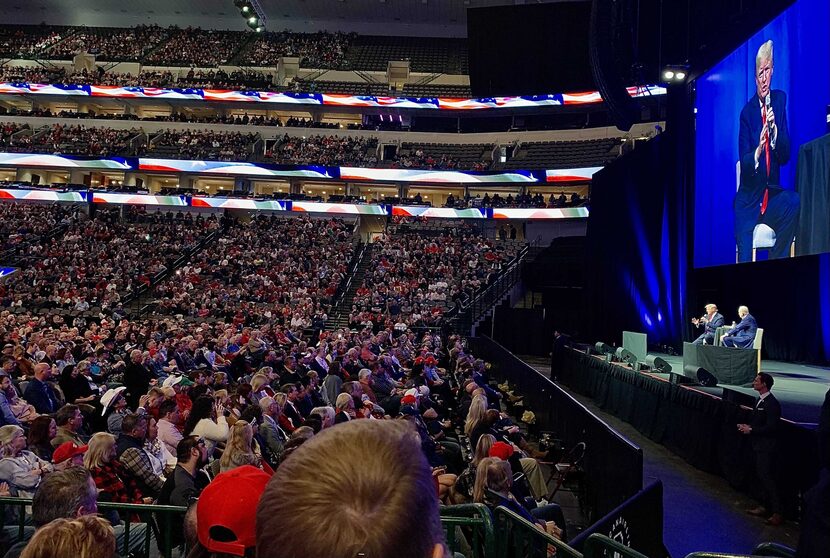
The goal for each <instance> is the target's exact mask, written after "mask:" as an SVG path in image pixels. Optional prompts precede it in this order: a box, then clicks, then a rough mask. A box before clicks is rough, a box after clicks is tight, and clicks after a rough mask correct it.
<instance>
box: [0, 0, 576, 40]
mask: <svg viewBox="0 0 830 558" xmlns="http://www.w3.org/2000/svg"><path fill="white" fill-rule="evenodd" d="M552 1H565V0H260V3H261V5H262V6H263V8H264V10H265V12H266V15H267V17H268V28H269V29H270V30H275V31H278V30H282V29H286V28H288V29H291V30H295V31H316V30H319V29H329V30H335V29H337V30H343V31H356V32H358V33H362V34H374V35H415V36H417V35H420V36H462V37H463V36H465V35H466V26H467V20H466V12H467V9H468V8H476V7H486V6H501V5H514V4H530V3H543V2H552ZM578 1H579V0H578ZM0 16H2V18H3V21H4V22H8V23H27V24H37V23H42V22H45V23H49V24H65V25H89V26H112V27H128V26H132V25H137V24H141V23H146V24H149V23H156V24H159V25H162V26H167V25H179V26H182V27H186V26H188V25H193V26H199V27H203V28H214V29H235V30H243V29H245V28H246V27H245V22H244V20H243V19H242V18H241V17H240V16H239V12H238V11H237V10H236V9H235V8H234V5H233V0H130V1H128V2H114V1H112V0H73V1H68V0H3V1H2V2H0Z"/></svg>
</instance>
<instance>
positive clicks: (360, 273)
mask: <svg viewBox="0 0 830 558" xmlns="http://www.w3.org/2000/svg"><path fill="white" fill-rule="evenodd" d="M374 252H375V245H374V244H368V245H366V248H365V249H364V250H363V256H362V257H361V258H360V261H359V262H358V264H357V267H355V270H354V272H353V273H352V275H351V277H349V282H348V284H347V287H346V290H345V292H344V293H343V296H342V297H340V300H339V301H338V302H337V304H336V305H335V306H334V308H332V309H331V314H329V319H328V321H327V322H326V329H327V330H335V329H339V328H343V327H347V326H348V325H349V312H350V311H351V309H352V302H353V301H354V297H355V293H357V289H359V288H360V286H361V285H362V284H363V277H364V276H365V275H366V272H367V271H368V269H369V266H371V264H372V256H373V254H374Z"/></svg>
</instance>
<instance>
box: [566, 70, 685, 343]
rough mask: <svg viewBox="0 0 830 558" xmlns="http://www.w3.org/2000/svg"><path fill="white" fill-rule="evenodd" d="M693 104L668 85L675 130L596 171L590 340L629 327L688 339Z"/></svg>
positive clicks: (614, 339) (618, 337)
mask: <svg viewBox="0 0 830 558" xmlns="http://www.w3.org/2000/svg"><path fill="white" fill-rule="evenodd" d="M690 106H691V105H690V102H689V96H688V92H687V91H686V89H685V88H683V87H680V88H671V89H670V91H669V111H670V114H677V115H678V117H677V118H675V119H674V121H676V124H674V126H673V128H672V129H671V130H669V131H667V132H665V133H663V134H660V135H658V136H656V137H654V138H653V139H651V140H650V141H648V142H645V143H640V144H638V146H637V147H636V149H634V151H632V152H631V153H629V154H627V155H625V156H623V157H621V158H619V159H617V160H616V161H615V162H614V163H612V164H611V165H609V166H607V167H605V168H604V169H603V170H602V171H600V172H598V173H597V174H595V175H594V178H593V182H592V185H591V213H590V217H589V219H588V234H587V251H586V265H587V274H586V277H587V281H586V289H585V301H586V310H585V320H586V327H585V329H584V330H583V331H585V332H586V336H587V337H588V339H586V341H591V342H594V341H600V340H601V341H604V342H606V343H609V344H612V343H617V344H619V343H620V342H621V341H622V333H621V332H622V331H623V330H630V331H639V332H644V333H647V334H648V341H649V344H655V343H657V344H663V343H666V344H672V345H675V346H677V347H679V345H680V342H681V341H682V339H683V338H684V337H685V336H686V329H687V328H686V327H685V326H686V323H687V321H688V320H686V317H685V309H684V305H685V302H686V301H685V280H686V267H687V261H688V259H687V254H688V246H687V244H688V235H687V230H686V227H687V223H688V218H687V217H688V209H687V205H686V199H687V195H686V192H687V183H686V181H687V176H688V174H687V172H686V170H687V168H688V161H689V160H690V158H691V154H690V153H689V151H688V150H689V146H690V145H692V143H691V142H690V141H689V137H690V135H689V134H690V126H691V124H690V122H691V119H690V118H689V117H688V114H687V113H690ZM578 329H579V327H573V329H572V330H578Z"/></svg>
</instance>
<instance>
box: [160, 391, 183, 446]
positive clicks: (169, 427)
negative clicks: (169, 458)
mask: <svg viewBox="0 0 830 558" xmlns="http://www.w3.org/2000/svg"><path fill="white" fill-rule="evenodd" d="M180 418H181V417H180V416H179V405H178V404H177V403H176V401H175V400H174V399H166V400H165V401H163V402H162V403H161V405H159V422H158V438H159V440H161V441H162V443H163V444H164V446H165V447H166V448H167V451H169V452H170V454H171V455H176V447H177V446H178V445H179V442H181V441H182V433H181V432H179V429H178V428H177V427H176V425H177V424H178V423H179V420H180Z"/></svg>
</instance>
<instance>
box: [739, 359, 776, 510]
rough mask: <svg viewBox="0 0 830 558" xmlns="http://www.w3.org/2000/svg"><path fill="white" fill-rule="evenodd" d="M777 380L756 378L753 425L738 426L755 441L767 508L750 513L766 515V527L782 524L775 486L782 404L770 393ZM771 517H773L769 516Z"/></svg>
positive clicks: (757, 464) (760, 480)
mask: <svg viewBox="0 0 830 558" xmlns="http://www.w3.org/2000/svg"><path fill="white" fill-rule="evenodd" d="M773 383H774V380H773V379H772V376H770V375H769V374H767V373H766V372H761V373H760V374H758V375H757V376H755V380H754V381H753V382H752V388H753V389H754V390H755V391H757V392H758V393H759V394H760V396H761V397H760V398H759V399H758V402H757V403H756V404H755V409H754V410H753V411H752V421H751V422H750V424H739V425H738V431H739V432H740V433H741V434H746V435H748V436H749V437H750V441H751V442H752V451H753V452H754V453H755V474H756V476H757V478H758V481H759V482H760V483H761V486H762V487H763V490H764V497H765V499H766V504H767V507H764V506H758V507H756V508H752V509H750V510H747V511H748V512H749V513H750V514H752V515H758V516H767V520H766V523H767V525H781V524H782V523H784V516H783V515H781V502H780V500H779V498H778V487H777V486H776V484H775V474H774V469H773V463H774V462H775V461H774V460H775V456H776V451H777V447H778V427H779V423H780V421H781V404H780V403H778V400H777V399H776V398H775V396H774V395H773V394H772V393H771V392H770V389H771V388H772V385H773ZM770 514H771V515H770Z"/></svg>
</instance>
